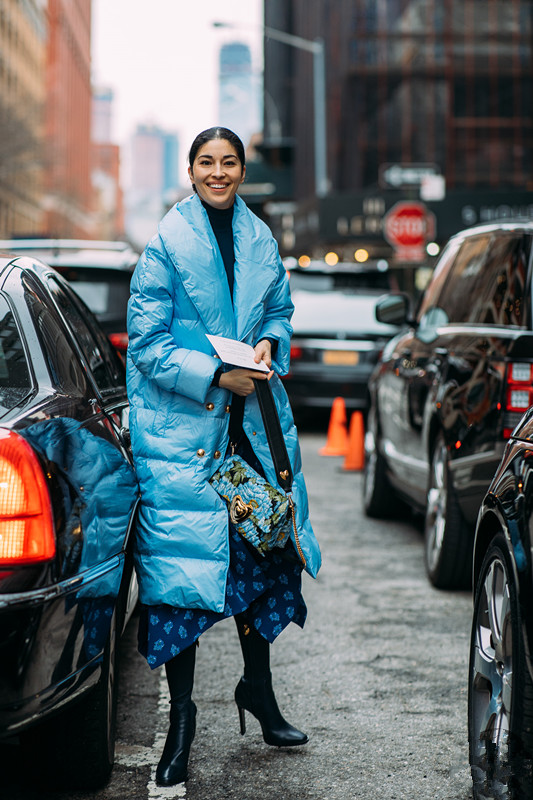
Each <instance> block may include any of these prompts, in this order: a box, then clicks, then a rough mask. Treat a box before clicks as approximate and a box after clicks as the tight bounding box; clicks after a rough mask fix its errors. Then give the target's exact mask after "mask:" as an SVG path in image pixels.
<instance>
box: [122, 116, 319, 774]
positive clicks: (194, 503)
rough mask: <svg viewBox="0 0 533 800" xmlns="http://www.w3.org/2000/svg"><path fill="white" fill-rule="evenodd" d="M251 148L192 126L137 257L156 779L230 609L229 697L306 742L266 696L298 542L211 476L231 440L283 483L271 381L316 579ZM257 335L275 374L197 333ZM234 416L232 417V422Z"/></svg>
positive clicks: (279, 284)
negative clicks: (229, 361)
mask: <svg viewBox="0 0 533 800" xmlns="http://www.w3.org/2000/svg"><path fill="white" fill-rule="evenodd" d="M245 171H246V168H245V156H244V148H243V145H242V142H241V141H240V139H239V138H238V137H237V136H236V135H235V134H234V133H232V132H231V131H229V130H227V129H226V128H210V129H209V130H207V131H204V132H203V133H201V134H199V135H198V136H197V137H196V139H195V140H194V142H193V144H192V147H191V150H190V153H189V177H190V180H191V183H192V186H193V190H194V194H193V195H192V196H191V197H188V198H187V199H186V200H184V201H182V202H180V203H179V204H178V205H177V206H176V207H174V208H172V209H171V210H170V211H169V212H168V214H167V215H166V216H165V217H164V218H163V220H162V221H161V223H160V225H159V229H158V234H157V235H156V236H154V238H153V239H152V241H151V242H150V243H149V245H148V246H147V248H146V250H145V251H144V253H143V255H142V256H141V258H140V260H139V263H138V265H137V268H136V270H135V274H134V276H133V280H132V285H131V299H130V303H129V309H128V332H129V337H130V341H129V349H128V394H129V399H130V407H131V416H130V429H131V439H132V447H133V454H134V459H135V466H136V470H137V475H138V478H139V483H140V487H141V506H140V514H139V521H138V530H137V538H136V553H135V558H136V568H137V575H138V579H139V589H140V601H141V603H142V604H143V613H142V616H141V625H140V628H139V647H140V650H141V652H142V653H143V654H144V655H145V656H146V658H147V660H148V663H149V664H150V666H151V667H152V668H154V667H156V666H159V665H160V664H162V663H164V664H165V669H166V674H167V678H168V684H169V689H170V698H171V699H170V704H171V711H170V728H169V732H168V736H167V740H166V744H165V747H164V750H163V754H162V757H161V761H160V762H159V765H158V767H157V773H156V780H157V783H158V784H159V785H163V786H171V785H174V784H176V783H180V782H181V781H184V780H186V779H187V763H188V758H189V750H190V745H191V742H192V740H193V737H194V732H195V716H196V707H195V705H194V703H193V701H192V699H191V695H192V688H193V678H194V664H195V655H196V647H195V644H196V642H197V639H198V637H199V636H200V634H201V633H202V631H204V630H206V629H207V628H208V627H210V626H211V625H213V624H214V623H215V622H216V621H217V620H220V619H224V618H225V617H229V616H234V618H235V621H236V623H237V629H238V633H239V639H240V642H241V646H242V652H243V658H244V675H243V677H242V678H241V680H240V681H239V683H238V685H237V688H236V690H235V701H236V703H237V706H238V710H239V716H240V721H241V733H244V730H245V727H244V726H245V722H244V711H245V710H247V711H249V712H250V713H252V714H253V715H254V716H255V717H256V718H257V719H258V720H259V723H260V724H261V728H262V731H263V738H264V740H265V742H266V743H267V744H271V745H276V746H292V745H300V744H305V742H307V736H306V735H305V734H304V733H301V732H300V731H298V730H296V728H293V727H292V726H291V725H289V723H288V722H286V720H285V719H284V718H283V717H282V715H281V713H280V711H279V709H278V706H277V703H276V698H275V696H274V693H273V690H272V681H271V674H270V666H269V644H270V643H271V642H273V641H274V639H275V638H276V636H277V635H278V634H279V633H280V632H281V630H282V629H283V628H284V627H285V626H286V625H287V624H288V623H289V622H290V621H291V620H292V621H294V622H296V623H297V624H298V625H300V626H301V627H303V624H304V621H305V616H306V608H305V603H304V601H303V598H302V596H301V590H300V589H301V571H302V567H303V562H302V561H301V559H300V558H299V557H298V556H297V554H296V550H295V546H294V542H292V541H289V543H288V544H287V546H286V547H285V549H284V550H279V551H271V553H270V554H269V555H268V556H267V557H265V558H263V557H262V556H259V555H257V554H255V551H253V550H252V549H251V548H250V547H249V546H248V545H247V544H246V543H244V541H243V540H242V539H241V538H240V536H239V535H238V534H237V533H236V531H235V530H234V529H233V527H232V526H230V525H229V522H228V512H227V507H226V505H225V503H224V501H223V500H222V499H221V498H220V497H219V496H218V495H217V494H216V492H215V491H214V489H213V488H212V487H211V485H210V484H209V478H210V477H211V476H212V475H213V473H214V472H216V470H217V468H218V466H219V465H220V464H221V463H222V461H223V459H224V457H225V455H226V452H227V451H228V447H229V433H228V431H229V430H230V429H231V435H232V439H233V444H234V445H236V452H237V453H239V454H240V455H241V456H242V457H243V458H244V459H245V460H246V461H248V463H250V464H251V465H252V466H253V467H254V468H255V469H257V470H258V471H260V472H261V473H262V474H264V475H265V476H266V478H267V479H268V480H269V481H270V483H272V484H273V485H277V481H276V476H275V471H274V466H273V463H272V459H271V456H270V451H269V448H268V444H267V439H266V435H265V431H264V427H263V423H262V418H261V413H260V410H259V407H258V403H257V399H256V396H255V394H254V383H253V381H252V378H257V377H258V375H259V376H260V379H264V380H267V379H271V385H272V388H273V393H274V396H275V400H276V405H277V407H278V411H279V415H280V419H281V424H282V428H283V431H284V435H285V438H286V442H287V449H288V452H289V455H290V458H291V463H292V468H293V472H294V484H293V495H294V500H295V504H296V512H297V525H298V533H299V540H300V545H301V548H302V550H303V555H304V558H305V562H306V565H305V568H306V570H307V572H308V573H309V574H310V575H312V576H316V574H317V572H318V569H319V567H320V551H319V547H318V544H317V542H316V540H315V537H314V534H313V531H312V528H311V525H310V523H309V519H308V507H307V496H306V490H305V484H304V479H303V475H302V472H301V460H300V454H299V446H298V441H297V435H296V429H295V427H294V422H293V419H292V415H291V411H290V406H289V403H288V400H287V396H286V393H285V390H284V388H283V386H282V384H281V381H280V379H279V377H278V374H283V373H285V372H286V371H287V369H288V365H289V347H290V336H291V333H292V329H291V327H290V323H289V320H290V317H291V315H292V311H293V305H292V303H291V300H290V295H289V288H288V280H287V276H286V273H285V269H284V267H283V265H282V263H281V260H280V257H279V254H278V249H277V246H276V243H275V241H274V239H273V238H272V235H271V233H270V231H269V229H268V228H267V226H266V225H265V224H264V223H263V222H261V221H260V220H259V219H258V218H257V217H256V216H255V215H254V214H252V213H251V212H250V211H249V209H248V208H247V207H246V205H245V203H244V202H243V201H242V200H241V199H240V198H239V197H238V196H237V190H238V188H239V186H240V184H241V183H242V182H243V180H244V177H245ZM206 334H214V335H219V336H225V337H229V338H233V339H238V340H240V341H244V342H247V343H249V344H251V345H253V347H254V349H255V360H256V362H257V363H259V362H260V361H261V360H262V361H264V362H265V364H266V365H267V366H268V367H269V369H271V372H270V373H269V374H268V376H266V375H264V374H261V373H258V372H254V371H250V370H246V369H237V368H235V369H234V368H232V367H230V366H229V365H221V363H220V360H218V359H217V357H216V355H215V353H214V350H213V348H212V346H211V344H210V342H209V340H208V338H207V336H206ZM230 419H231V426H230Z"/></svg>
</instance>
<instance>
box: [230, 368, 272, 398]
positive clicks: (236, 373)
mask: <svg viewBox="0 0 533 800" xmlns="http://www.w3.org/2000/svg"><path fill="white" fill-rule="evenodd" d="M273 374H274V373H273V372H269V373H268V375H267V374H266V372H255V370H252V369H239V368H238V369H230V370H229V372H223V373H222V375H221V376H220V380H219V382H218V385H219V386H220V387H221V388H222V389H229V390H230V392H235V394H239V395H240V396H241V397H248V395H249V394H252V393H253V392H254V391H255V386H254V382H253V379H254V378H255V379H256V380H260V381H266V380H267V379H269V378H271V376H272V375H273Z"/></svg>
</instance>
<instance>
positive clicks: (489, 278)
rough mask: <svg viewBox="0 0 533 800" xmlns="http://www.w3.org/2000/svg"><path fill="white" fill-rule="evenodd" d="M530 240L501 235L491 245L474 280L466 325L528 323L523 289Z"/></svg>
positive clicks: (522, 324) (520, 324) (523, 237)
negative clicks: (471, 323)
mask: <svg viewBox="0 0 533 800" xmlns="http://www.w3.org/2000/svg"><path fill="white" fill-rule="evenodd" d="M529 248H530V239H529V237H525V236H523V235H520V236H516V235H512V234H509V235H505V234H500V235H497V236H495V237H494V239H493V240H492V242H491V243H490V247H489V253H488V256H487V260H486V262H485V264H484V266H483V269H482V270H481V271H480V273H479V275H478V278H477V280H475V281H473V285H472V288H471V295H470V303H469V311H467V312H466V320H465V321H466V322H477V323H479V324H483V325H490V324H494V325H516V326H524V325H527V324H528V320H527V319H526V316H527V313H528V309H527V308H526V304H525V303H524V290H525V283H526V276H527V263H528V260H529Z"/></svg>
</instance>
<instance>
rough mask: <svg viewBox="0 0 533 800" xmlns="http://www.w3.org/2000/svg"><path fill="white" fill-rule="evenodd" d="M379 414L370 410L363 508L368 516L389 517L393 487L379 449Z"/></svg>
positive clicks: (366, 435) (372, 409)
mask: <svg viewBox="0 0 533 800" xmlns="http://www.w3.org/2000/svg"><path fill="white" fill-rule="evenodd" d="M378 437H379V434H378V424H377V414H376V411H375V409H374V408H371V409H370V411H369V412H368V418H367V425H366V432H365V466H364V471H363V508H364V511H365V514H366V515H367V517H374V518H375V519H387V518H388V517H390V516H391V514H392V509H393V506H394V503H393V502H391V500H392V499H393V489H392V488H391V485H390V483H389V480H388V478H387V472H386V465H385V459H384V458H383V456H382V454H381V453H380V450H379V438H378Z"/></svg>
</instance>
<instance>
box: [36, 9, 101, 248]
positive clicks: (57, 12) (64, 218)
mask: <svg viewBox="0 0 533 800" xmlns="http://www.w3.org/2000/svg"><path fill="white" fill-rule="evenodd" d="M48 24H49V31H48V58H47V69H46V82H47V88H46V143H47V151H46V183H45V191H46V194H45V210H46V227H45V229H46V233H47V234H48V235H50V236H58V237H59V236H60V237H67V238H91V237H92V236H93V233H94V219H93V218H92V216H91V210H92V209H91V205H92V186H91V108H92V88H91V0H76V2H73V0H48Z"/></svg>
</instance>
